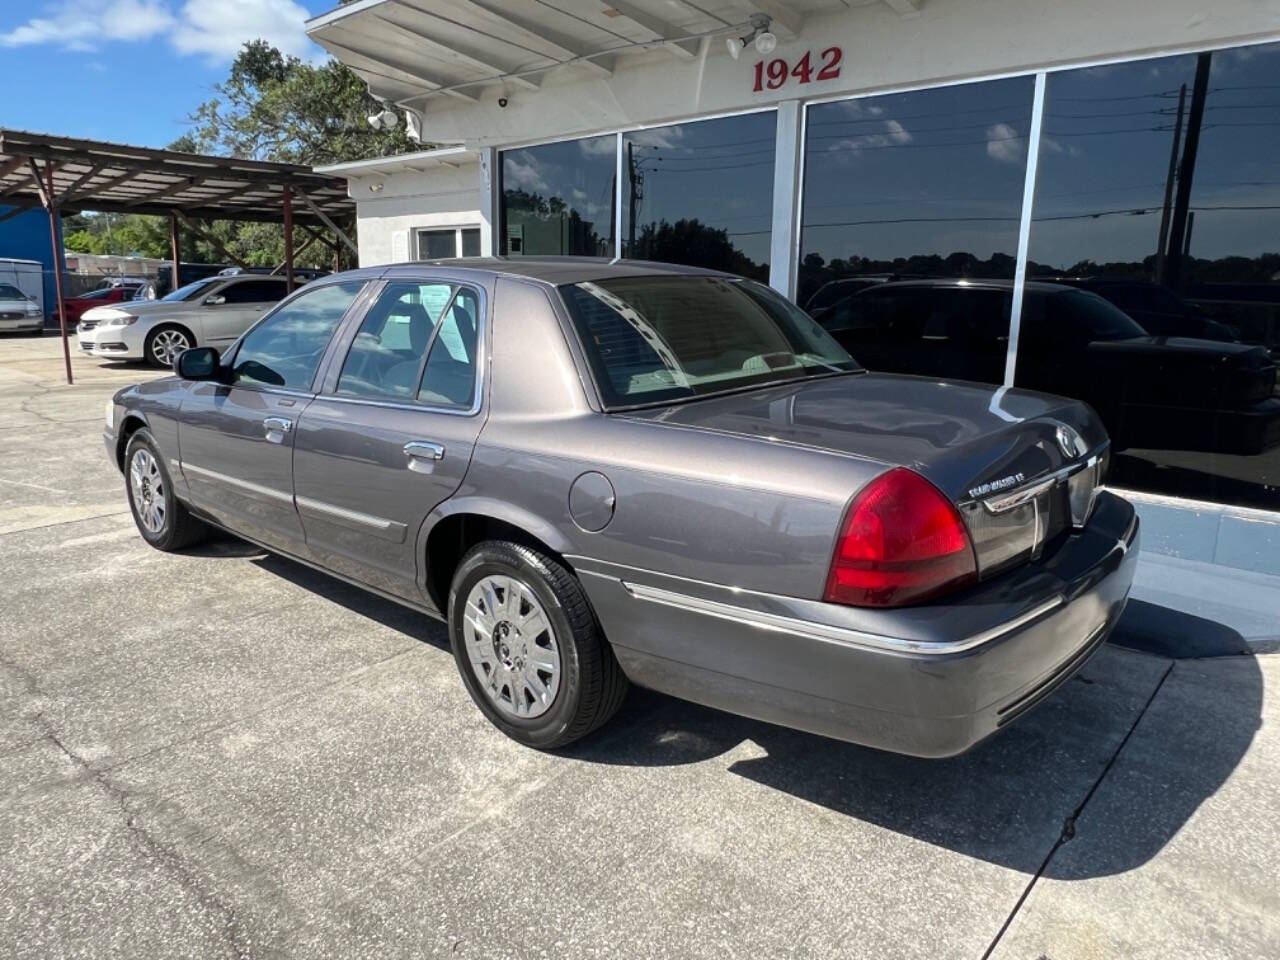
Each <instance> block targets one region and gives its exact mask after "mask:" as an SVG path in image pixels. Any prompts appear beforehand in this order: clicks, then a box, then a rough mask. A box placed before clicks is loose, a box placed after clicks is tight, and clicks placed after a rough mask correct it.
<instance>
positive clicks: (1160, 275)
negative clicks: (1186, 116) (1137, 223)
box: [1156, 83, 1187, 283]
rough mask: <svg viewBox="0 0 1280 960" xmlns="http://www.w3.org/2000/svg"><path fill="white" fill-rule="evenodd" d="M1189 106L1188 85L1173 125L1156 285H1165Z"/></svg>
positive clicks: (1158, 248) (1185, 86) (1183, 88)
mask: <svg viewBox="0 0 1280 960" xmlns="http://www.w3.org/2000/svg"><path fill="white" fill-rule="evenodd" d="M1186 106H1187V85H1186V84H1185V83H1184V84H1183V85H1182V89H1181V90H1179V91H1178V119H1177V120H1176V121H1175V122H1174V124H1173V146H1171V147H1170V148H1169V174H1168V176H1166V177H1165V181H1164V209H1163V210H1162V211H1161V213H1160V236H1159V237H1157V238H1156V283H1164V261H1165V255H1166V254H1167V253H1168V250H1169V211H1170V209H1171V208H1172V206H1173V184H1174V181H1175V180H1177V177H1178V147H1179V146H1180V145H1181V142H1182V114H1183V112H1184V111H1185V109H1186Z"/></svg>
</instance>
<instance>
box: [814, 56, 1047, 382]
mask: <svg viewBox="0 0 1280 960" xmlns="http://www.w3.org/2000/svg"><path fill="white" fill-rule="evenodd" d="M1033 91H1034V81H1033V80H1032V78H1030V77H1015V78H1011V79H1007V80H997V81H991V82H988V83H974V84H963V85H959V86H954V87H945V88H940V89H933V90H920V91H912V92H910V93H902V94H892V95H887V96H882V97H867V98H861V99H857V100H842V101H838V102H835V103H826V104H819V105H816V106H813V107H810V108H809V112H808V120H807V125H806V137H805V189H804V198H803V207H802V221H801V244H800V245H801V250H800V253H801V260H800V272H799V291H798V292H799V300H800V302H801V303H802V304H804V305H805V307H806V309H807V310H809V312H810V313H811V314H812V315H813V316H814V317H816V318H817V319H819V321H820V322H822V323H823V324H824V326H827V328H828V329H829V330H831V331H832V332H833V334H834V335H835V336H836V338H837V339H839V340H840V341H841V343H842V345H843V346H845V347H846V349H848V350H850V352H852V353H853V354H854V356H855V357H856V358H857V359H858V360H859V362H861V363H864V364H866V365H867V366H869V367H871V368H873V369H875V368H879V369H882V370H899V371H905V372H910V373H920V374H926V375H931V376H947V377H957V378H962V379H969V380H985V381H991V382H998V381H999V380H1000V379H1001V378H1002V375H1003V368H1004V361H1005V355H1006V352H1007V345H1008V332H1009V305H1010V302H1011V298H1010V292H1011V288H1010V284H1009V281H1012V279H1013V274H1014V266H1015V258H1016V255H1017V251H1018V224H1019V218H1020V216H1021V209H1022V193H1023V188H1024V181H1025V173H1026V157H1027V133H1028V130H1029V128H1030V123H1031V104H1032V96H1033ZM940 278H955V279H960V278H963V279H967V280H994V281H998V282H997V283H996V284H994V285H991V284H988V285H985V286H984V287H983V288H982V290H979V289H978V288H976V287H970V286H967V285H966V284H960V283H956V282H954V280H953V281H952V282H946V283H943V282H934V281H935V280H937V279H940ZM885 284H906V286H901V287H898V286H895V287H894V289H892V290H884V291H881V292H879V293H877V292H875V290H876V288H878V287H879V286H881V285H885ZM859 297H865V299H864V300H859V299H858V298H859ZM985 309H991V310H994V311H995V312H993V313H990V314H984V313H983V310H985Z"/></svg>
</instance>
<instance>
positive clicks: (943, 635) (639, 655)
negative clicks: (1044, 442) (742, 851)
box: [570, 493, 1138, 757]
mask: <svg viewBox="0 0 1280 960" xmlns="http://www.w3.org/2000/svg"><path fill="white" fill-rule="evenodd" d="M1137 547H1138V520H1137V516H1136V515H1135V513H1134V511H1133V508H1132V507H1131V506H1130V505H1129V504H1128V503H1127V502H1126V501H1124V500H1122V499H1121V498H1119V497H1117V496H1115V495H1114V494H1110V493H1103V494H1100V495H1099V498H1098V504H1097V507H1096V509H1095V512H1094V515H1093V517H1092V519H1091V520H1090V523H1089V525H1088V527H1087V528H1086V529H1085V530H1083V531H1081V532H1079V533H1076V534H1073V535H1071V536H1070V537H1069V538H1068V539H1067V541H1066V542H1065V543H1063V544H1062V545H1061V546H1060V547H1059V548H1058V549H1057V550H1056V551H1055V552H1054V554H1053V556H1052V557H1050V558H1047V559H1044V560H1042V561H1039V562H1036V563H1032V564H1027V565H1025V566H1023V567H1021V568H1019V569H1017V570H1013V571H1009V572H1008V573H1005V574H1002V575H1000V576H998V577H996V578H994V579H993V580H991V581H990V582H988V583H985V584H981V585H979V586H978V587H975V588H973V589H971V590H968V591H965V592H964V593H963V594H959V595H956V596H955V597H952V598H948V602H946V603H939V604H937V605H931V606H921V607H910V608H904V609H901V610H865V609H857V608H849V607H839V606H836V605H833V604H825V603H819V602H816V601H810V600H798V599H795V598H789V597H778V596H774V595H770V594H763V593H755V592H749V591H736V590H733V589H731V588H726V587H721V586H717V585H713V584H706V583H700V582H697V581H690V580H681V579H678V578H673V577H665V576H662V575H661V574H654V573H652V572H649V571H637V570H631V569H628V568H620V567H616V566H614V565H611V564H605V563H600V562H598V561H591V560H589V559H586V558H581V557H575V558H570V562H571V563H573V564H574V566H575V568H576V569H577V570H578V572H579V573H581V574H583V577H582V580H583V585H584V586H585V588H586V589H587V593H588V595H589V596H590V598H591V601H592V603H593V604H594V606H595V609H596V613H597V615H598V616H599V618H600V622H601V625H602V626H603V627H604V630H605V634H606V636H608V638H609V640H610V642H611V643H612V644H613V647H614V650H615V652H616V654H617V656H618V660H619V662H620V663H621V664H622V667H623V669H624V670H625V671H626V673H627V675H628V676H629V677H630V678H631V679H632V680H633V681H635V682H636V683H638V684H640V685H642V686H647V687H651V688H654V689H657V690H661V691H663V692H666V693H670V694H673V695H675V696H679V697H683V698H685V699H688V700H693V701H696V702H699V703H704V704H707V705H708V706H713V707H718V708H720V709H724V710H729V711H731V712H733V713H739V714H743V715H746V716H751V717H756V718H758V719H761V720H767V721H771V722H774V723H780V724H783V725H786V726H790V727H796V728H799V729H803V730H809V731H811V732H814V733H819V734H823V735H826V736H831V737H837V738H840V739H842V740H850V741H853V742H855V743H862V744H866V745H868V746H872V747H878V748H881V749H885V750H892V751H895V752H899V753H908V754H914V755H917V756H928V757H945V756H951V755H953V754H957V753H961V752H963V751H964V750H967V749H968V748H970V747H972V746H973V745H974V744H976V743H978V742H979V741H981V740H983V739H984V738H986V737H987V736H989V735H991V734H992V733H994V732H995V731H996V730H998V729H999V728H1000V727H1002V726H1004V725H1005V724H1007V723H1009V722H1010V721H1012V720H1014V719H1015V718H1016V717H1018V716H1020V715H1021V714H1023V713H1025V712H1026V711H1027V710H1029V709H1030V708H1031V707H1033V706H1035V705H1036V704H1037V703H1039V702H1040V701H1041V700H1043V699H1044V698H1045V697H1047V696H1048V695H1049V694H1050V693H1052V692H1053V691H1054V690H1055V689H1057V687H1058V686H1059V685H1060V684H1062V683H1063V682H1065V681H1066V680H1067V679H1069V678H1070V677H1071V676H1072V675H1074V674H1075V672H1076V671H1077V670H1079V669H1080V667H1081V666H1083V665H1084V663H1085V662H1086V661H1087V660H1088V658H1089V657H1090V656H1091V655H1092V654H1093V652H1094V651H1095V650H1097V648H1098V647H1099V646H1100V645H1101V644H1102V642H1103V641H1104V640H1105V639H1106V636H1107V634H1108V633H1109V632H1110V631H1111V629H1112V628H1113V627H1114V626H1115V623H1116V621H1117V620H1118V619H1119V617H1120V614H1121V613H1122V612H1123V610H1124V606H1125V602H1126V600H1127V599H1128V595H1129V588H1130V586H1131V585H1132V583H1133V574H1134V567H1135V565H1136V563H1137Z"/></svg>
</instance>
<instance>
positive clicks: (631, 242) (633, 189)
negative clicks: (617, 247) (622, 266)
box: [626, 140, 644, 257]
mask: <svg viewBox="0 0 1280 960" xmlns="http://www.w3.org/2000/svg"><path fill="white" fill-rule="evenodd" d="M643 199H644V174H643V173H641V172H640V170H639V169H638V168H637V167H636V155H635V144H634V143H633V142H632V141H630V140H628V141H627V200H628V208H629V212H630V216H629V217H627V254H626V255H627V256H628V257H634V256H635V255H636V214H637V213H638V212H639V210H640V201H641V200H643Z"/></svg>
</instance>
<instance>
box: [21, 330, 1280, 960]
mask: <svg viewBox="0 0 1280 960" xmlns="http://www.w3.org/2000/svg"><path fill="white" fill-rule="evenodd" d="M75 361H76V366H75V370H76V374H77V381H78V382H77V385H76V386H75V387H67V386H65V384H61V383H60V379H59V378H60V374H61V360H60V356H59V354H58V350H57V343H56V340H54V339H53V338H48V339H45V340H25V339H17V338H0V450H3V452H4V454H5V455H4V456H2V457H0V582H2V583H3V584H4V593H3V597H4V601H3V604H0V797H2V798H3V799H2V800H0V864H4V868H3V869H2V870H0V955H3V956H5V957H42V958H44V957H61V956H68V957H69V956H77V957H123V956H127V957H152V956H155V957H174V956H191V957H219V956H238V957H295V956H305V957H352V956H377V957H393V956H406V957H408V956H448V957H492V958H516V957H520V958H523V957H556V958H560V957H568V958H577V957H584V958H585V957H627V958H631V957H636V958H646V957H655V958H657V957H750V958H759V957H775V956H795V957H827V956H833V957H834V956H843V957H863V956H868V957H870V956H876V957H909V958H915V957H919V958H926V957H927V958H930V960H936V958H950V957H956V958H973V960H977V958H981V957H984V956H986V955H989V954H992V955H994V956H996V957H1000V958H1024V957H1025V958H1028V960H1034V958H1037V957H1040V956H1045V957H1050V958H1053V960H1067V958H1081V960H1083V958H1091V957H1121V956H1125V957H1127V956H1151V957H1156V956H1160V957H1182V956H1188V957H1199V956H1203V957H1242V958H1243V957H1268V956H1276V955H1280V902H1278V901H1277V895H1276V891H1275V883H1274V874H1275V866H1274V865H1275V864H1276V863H1277V862H1280V856H1278V854H1280V830H1277V828H1276V826H1275V818H1274V816H1273V811H1274V800H1273V794H1274V784H1275V783H1276V781H1277V775H1278V774H1280V746H1278V744H1280V712H1278V711H1277V709H1276V706H1275V700H1274V697H1272V698H1268V697H1267V696H1266V694H1267V692H1268V690H1270V689H1274V685H1275V684H1277V683H1280V659H1277V658H1276V657H1275V656H1273V655H1266V654H1264V655H1258V656H1254V655H1250V654H1249V653H1248V652H1247V651H1248V650H1249V649H1250V648H1249V646H1248V644H1245V643H1239V644H1232V643H1224V642H1221V641H1222V640H1223V637H1224V630H1223V629H1215V627H1214V626H1213V623H1212V621H1209V620H1203V622H1197V620H1196V618H1190V619H1189V618H1188V615H1187V614H1181V613H1177V612H1174V611H1169V610H1167V609H1165V608H1163V607H1159V606H1158V605H1148V607H1147V608H1144V609H1143V610H1142V611H1141V613H1142V616H1141V624H1140V626H1141V629H1135V630H1134V631H1133V634H1132V636H1131V637H1129V638H1128V640H1129V642H1130V643H1132V644H1133V647H1134V648H1122V647H1119V646H1116V645H1108V646H1107V647H1105V648H1104V649H1103V651H1102V652H1101V653H1100V654H1099V656H1098V657H1097V658H1095V659H1094V660H1093V661H1092V662H1091V664H1090V665H1089V666H1088V667H1087V669H1086V670H1085V671H1084V673H1083V674H1082V675H1081V676H1080V677H1079V678H1077V679H1076V680H1074V681H1073V682H1071V683H1069V684H1067V685H1066V686H1065V687H1064V688H1063V689H1062V691H1061V692H1059V693H1058V694H1057V695H1055V696H1054V697H1053V698H1051V699H1050V700H1049V701H1048V702H1046V703H1045V704H1044V705H1043V706H1042V707H1040V708H1039V709H1037V710H1036V711H1035V712H1033V713H1032V714H1031V715H1029V716H1028V717H1026V718H1025V719H1023V720H1021V721H1019V723H1017V724H1015V725H1013V726H1012V727H1011V728H1010V729H1009V730H1007V731H1005V732H1003V733H1002V734H1001V735H1000V736H998V737H997V738H995V739H994V740H992V741H990V742H988V743H987V744H985V745H983V746H982V747H980V748H978V749H977V750H975V751H973V752H972V753H970V754H968V755H966V756H964V757H960V758H957V759H954V760H949V761H941V762H937V761H935V762H929V761H920V760H912V759H908V758H902V757H894V756H890V755H887V754H881V753H877V752H875V751H871V750H865V749H862V748H858V747H853V746H849V745H846V744H840V743H834V742H831V741H827V740H822V739H819V738H816V737H811V736H807V735H804V734H799V733H794V732H792V731H787V730H783V729H780V728H776V727H771V726H768V725H766V724H760V723H756V722H753V721H748V720H742V719H739V718H736V717H731V716H727V715H725V714H720V713H716V712H715V711H711V710H706V709H703V708H700V707H696V706H692V705H689V704H684V703H681V702H678V701H675V700H671V699H667V698H664V697H660V696H657V695H653V694H648V693H645V692H644V691H634V692H633V694H632V697H631V698H630V700H629V701H628V704H627V705H626V707H625V708H624V711H623V713H622V714H621V715H620V716H619V717H618V718H617V719H616V720H615V721H614V723H613V724H612V725H611V726H610V727H608V728H607V729H606V730H605V731H602V732H601V733H600V734H598V735H597V736H595V737H593V738H591V739H589V740H588V741H586V742H585V743H582V744H579V745H577V746H575V747H574V748H572V749H570V750H568V751H566V752H562V753H559V754H555V755H550V754H540V753H536V752H533V751H530V750H527V749H524V748H522V747H519V746H517V745H515V744H514V743H512V742H510V741H508V740H507V739H505V738H504V737H502V736H501V735H500V734H498V733H497V732H496V731H495V730H493V729H492V728H491V727H490V726H489V725H488V724H487V723H486V722H485V721H484V719H483V718H482V717H481V716H480V714H479V712H478V711H477V710H475V708H474V707H473V705H472V704H471V702H470V700H469V699H468V697H467V695H466V693H465V691H464V690H463V688H462V686H461V683H460V681H459V680H458V677H457V675H456V671H455V667H454V664H453V661H452V658H451V657H450V655H449V653H448V650H447V640H446V637H445V634H444V631H443V629H442V628H441V627H440V626H439V625H437V624H435V623H433V622H430V621H427V620H425V619H423V618H422V617H419V616H418V615H416V614H413V613H411V612H409V611H407V610H405V609H403V608H400V607H398V606H396V605H395V604H391V603H389V602H386V601H382V600H379V599H377V598H374V597H372V596H369V595H367V594H364V593H363V592H361V591H359V590H356V589H354V588H351V587H348V586H346V585H344V584H342V583H339V582H338V581H335V580H332V579H330V578H328V577H325V576H323V575H321V574H317V573H315V572H313V571H311V570H309V569H307V568H304V567H301V566H299V565H297V564H294V563H292V562H290V561H286V560H282V559H279V558H276V557H272V556H269V555H266V554H264V553H262V552H261V551H258V550H256V549H255V548H252V547H250V546H248V545H245V544H243V543H241V542H239V541H235V540H232V539H230V538H226V539H221V540H218V541H215V542H213V543H211V544H209V545H206V546H204V547H201V548H199V549H197V550H194V551H191V552H189V553H187V554H184V555H180V556H172V555H164V554H160V553H158V552H157V551H154V550H151V549H150V548H149V547H147V546H146V545H145V544H144V543H143V541H142V540H141V538H140V537H138V535H137V533H136V531H135V530H134V528H133V524H132V521H131V519H130V517H129V515H128V512H127V508H126V505H125V500H124V495H123V488H122V485H121V479H120V477H119V475H118V473H116V471H115V470H114V468H112V467H111V466H110V465H109V464H108V463H107V462H106V459H105V456H104V455H103V451H102V445H101V441H100V439H99V436H100V427H99V423H100V418H101V416H102V408H103V404H104V400H105V397H106V396H108V395H109V394H110V393H111V392H112V391H113V390H115V389H116V388H118V386H120V385H123V384H125V383H128V382H132V381H134V380H136V379H139V378H141V377H146V376H151V375H152V374H151V372H150V371H148V370H147V369H146V368H142V367H115V366H113V365H110V364H103V363H101V362H99V361H94V360H88V359H84V358H80V357H76V358H75ZM1135 622H1136V621H1135ZM1228 632H1229V631H1228ZM1153 635H1156V636H1165V637H1183V636H1186V637H1192V638H1194V637H1208V638H1209V641H1212V642H1206V643H1204V644H1200V645H1194V644H1192V645H1190V646H1192V647H1193V648H1194V652H1195V653H1196V654H1197V658H1194V659H1193V658H1185V657H1184V656H1183V652H1182V651H1180V650H1179V649H1178V648H1177V644H1174V643H1168V642H1166V643H1163V644H1161V643H1156V644H1153V643H1151V642H1149V641H1148V638H1149V637H1151V636H1153ZM1122 639H1123V638H1122ZM1152 649H1156V650H1159V655H1157V654H1155V653H1152V652H1150V651H1151V650H1152ZM1241 651H1245V652H1241ZM1206 652H1209V653H1215V652H1217V653H1224V654H1225V655H1223V656H1214V657H1204V656H1203V654H1205V653H1206Z"/></svg>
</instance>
